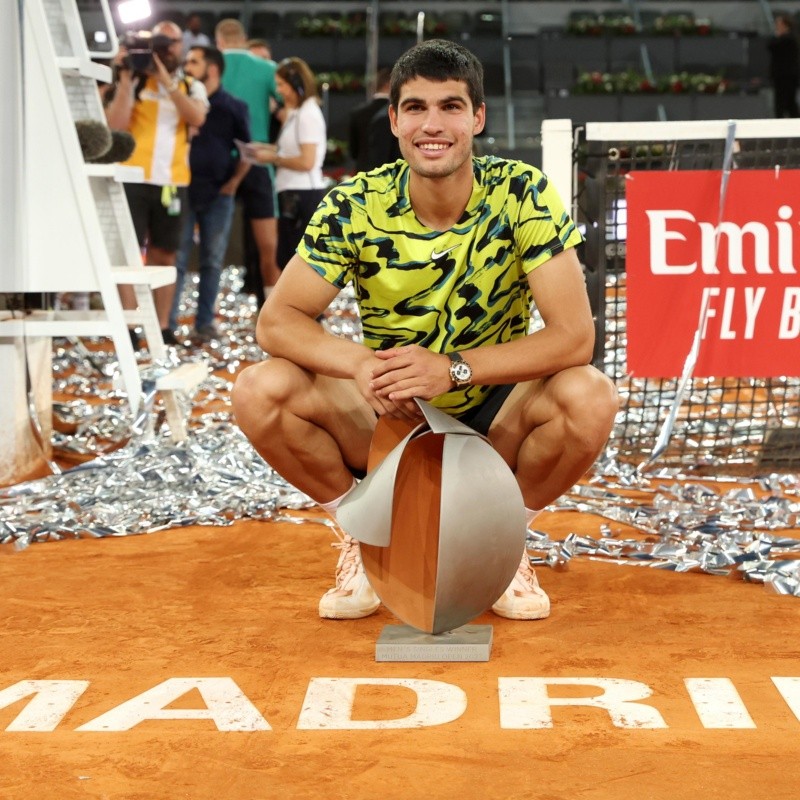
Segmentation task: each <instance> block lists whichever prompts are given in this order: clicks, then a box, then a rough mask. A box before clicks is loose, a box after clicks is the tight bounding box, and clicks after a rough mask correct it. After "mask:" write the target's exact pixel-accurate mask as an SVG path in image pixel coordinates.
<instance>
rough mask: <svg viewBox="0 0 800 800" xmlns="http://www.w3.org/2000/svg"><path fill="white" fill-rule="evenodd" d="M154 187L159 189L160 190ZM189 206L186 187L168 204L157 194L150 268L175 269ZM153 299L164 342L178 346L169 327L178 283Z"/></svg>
mask: <svg viewBox="0 0 800 800" xmlns="http://www.w3.org/2000/svg"><path fill="white" fill-rule="evenodd" d="M152 188H153V189H156V190H157V189H158V188H159V187H156V186H154V187H152ZM187 206H188V203H187V192H186V187H185V186H182V187H179V188H178V190H177V202H175V201H174V200H173V202H170V203H166V198H165V197H164V195H163V194H162V193H160V192H159V194H158V196H157V197H156V196H155V195H154V200H153V204H152V208H151V211H150V214H151V216H150V229H149V231H148V243H147V253H146V256H145V264H146V265H147V266H167V267H174V266H175V255H176V253H177V251H178V247H179V246H180V241H181V233H182V231H183V217H184V215H185V214H186V210H187ZM176 209H177V210H176ZM153 299H154V300H155V306H156V314H157V315H158V323H159V326H160V327H161V333H162V335H163V336H164V342H165V343H166V344H175V343H176V339H175V334H174V333H173V332H172V330H171V329H170V327H169V316H170V312H171V311H172V303H173V301H174V299H175V284H174V283H171V284H168V285H167V286H159V287H158V288H157V289H154V290H153Z"/></svg>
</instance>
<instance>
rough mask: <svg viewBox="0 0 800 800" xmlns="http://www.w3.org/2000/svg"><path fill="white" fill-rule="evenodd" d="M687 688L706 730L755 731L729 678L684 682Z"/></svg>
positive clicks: (699, 679) (685, 680)
mask: <svg viewBox="0 0 800 800" xmlns="http://www.w3.org/2000/svg"><path fill="white" fill-rule="evenodd" d="M683 682H684V684H685V685H686V691H687V692H688V693H689V697H690V698H691V700H692V703H693V704H694V707H695V711H697V716H698V717H699V718H700V722H701V723H702V724H703V727H704V728H755V727H756V724H755V722H753V718H752V717H751V716H750V714H749V712H748V711H747V708H746V706H745V704H744V702H742V698H741V697H740V695H739V692H738V691H737V690H736V687H735V686H734V685H733V681H731V679H730V678H685V679H684V681H683Z"/></svg>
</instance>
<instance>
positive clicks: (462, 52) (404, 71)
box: [389, 39, 483, 109]
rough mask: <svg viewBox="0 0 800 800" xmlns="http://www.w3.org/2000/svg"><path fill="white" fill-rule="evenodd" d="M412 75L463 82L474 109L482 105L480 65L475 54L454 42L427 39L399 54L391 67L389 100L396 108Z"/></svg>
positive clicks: (481, 71) (435, 79)
mask: <svg viewBox="0 0 800 800" xmlns="http://www.w3.org/2000/svg"><path fill="white" fill-rule="evenodd" d="M414 78H427V79H428V80H432V81H447V80H456V81H464V83H466V84H467V91H468V93H469V97H470V100H471V101H472V107H473V109H477V108H478V107H479V106H480V105H482V104H483V66H482V65H481V62H480V61H479V60H478V58H477V57H476V56H475V54H474V53H472V52H471V51H469V50H467V48H466V47H464V46H463V45H460V44H458V43H457V42H451V41H448V40H447V39H428V40H427V41H425V42H420V43H419V44H417V45H415V46H414V47H412V48H411V49H410V50H406V52H405V53H403V55H402V56H400V58H399V59H398V60H397V63H396V64H395V65H394V68H393V69H392V82H391V85H390V87H389V102H390V103H391V104H392V106H393V107H394V108H395V109H397V105H398V103H399V102H400V90H401V89H402V88H403V86H404V85H405V84H406V83H408V82H409V81H411V80H413V79H414Z"/></svg>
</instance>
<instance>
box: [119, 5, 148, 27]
mask: <svg viewBox="0 0 800 800" xmlns="http://www.w3.org/2000/svg"><path fill="white" fill-rule="evenodd" d="M152 13H153V12H152V10H151V8H150V0H122V2H120V3H119V5H117V14H119V21H120V22H121V23H122V24H123V25H127V24H128V23H129V22H137V21H138V20H140V19H147V18H148V17H149V16H150V15H151V14H152Z"/></svg>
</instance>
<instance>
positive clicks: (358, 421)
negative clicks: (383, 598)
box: [232, 359, 380, 619]
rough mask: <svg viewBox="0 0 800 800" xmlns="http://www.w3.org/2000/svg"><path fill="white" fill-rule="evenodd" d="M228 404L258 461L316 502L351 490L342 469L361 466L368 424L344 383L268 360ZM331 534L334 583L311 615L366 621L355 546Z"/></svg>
mask: <svg viewBox="0 0 800 800" xmlns="http://www.w3.org/2000/svg"><path fill="white" fill-rule="evenodd" d="M232 401H233V409H234V414H235V417H236V422H237V424H238V425H239V427H240V428H241V430H242V431H243V433H244V434H245V436H247V438H248V439H249V440H250V442H251V443H252V444H253V446H254V447H255V449H256V450H257V451H258V452H259V454H260V455H261V456H262V457H263V458H264V460H265V461H267V463H268V464H269V465H270V466H271V467H272V468H273V469H275V470H276V471H277V472H278V473H279V474H280V475H281V476H283V477H284V478H285V479H286V480H287V481H289V483H291V484H292V485H293V486H295V487H297V488H298V489H300V490H301V491H303V492H305V493H306V494H307V495H309V496H310V497H312V498H313V499H314V500H316V501H317V502H318V503H324V504H326V505H328V506H329V505H330V503H331V501H336V500H341V498H342V496H343V495H344V494H346V493H347V492H348V491H349V490H350V489H351V488H352V487H353V474H352V473H351V472H350V470H349V468H348V467H354V468H358V469H364V468H365V467H366V464H367V456H368V454H369V446H370V442H371V440H372V433H373V431H374V429H375V424H376V419H375V413H374V412H373V410H372V408H371V407H370V406H369V404H368V403H367V402H366V401H365V400H364V398H363V397H362V396H361V395H360V393H359V392H358V390H357V389H356V387H355V384H354V383H353V382H352V381H344V380H336V379H334V378H326V377H323V376H319V375H313V374H312V373H309V372H307V371H306V370H303V369H301V368H300V367H298V366H296V365H295V364H292V363H290V362H288V361H284V360H283V359H272V360H270V361H265V362H262V363H260V364H255V365H253V366H251V367H248V368H247V369H245V370H244V371H243V372H242V373H240V375H239V377H238V378H237V380H236V384H235V385H234V388H233V393H232ZM334 531H335V529H334ZM336 535H337V537H338V539H339V541H338V542H336V543H335V546H336V547H339V548H340V549H341V553H340V555H339V560H338V563H337V565H336V578H335V585H334V587H333V588H332V589H330V590H328V591H327V592H325V594H324V595H323V596H322V598H321V600H320V602H319V614H320V616H321V617H323V618H326V619H359V618H361V617H366V616H368V615H369V614H372V613H374V612H375V611H376V610H377V609H378V607H379V606H380V600H379V598H378V596H377V595H376V594H375V592H374V591H373V589H372V587H371V586H370V585H369V581H368V580H367V577H366V574H365V573H364V568H363V565H362V564H361V558H360V552H359V547H358V542H357V541H355V540H354V539H352V538H351V537H350V536H347V535H340V534H338V533H337V534H336Z"/></svg>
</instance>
